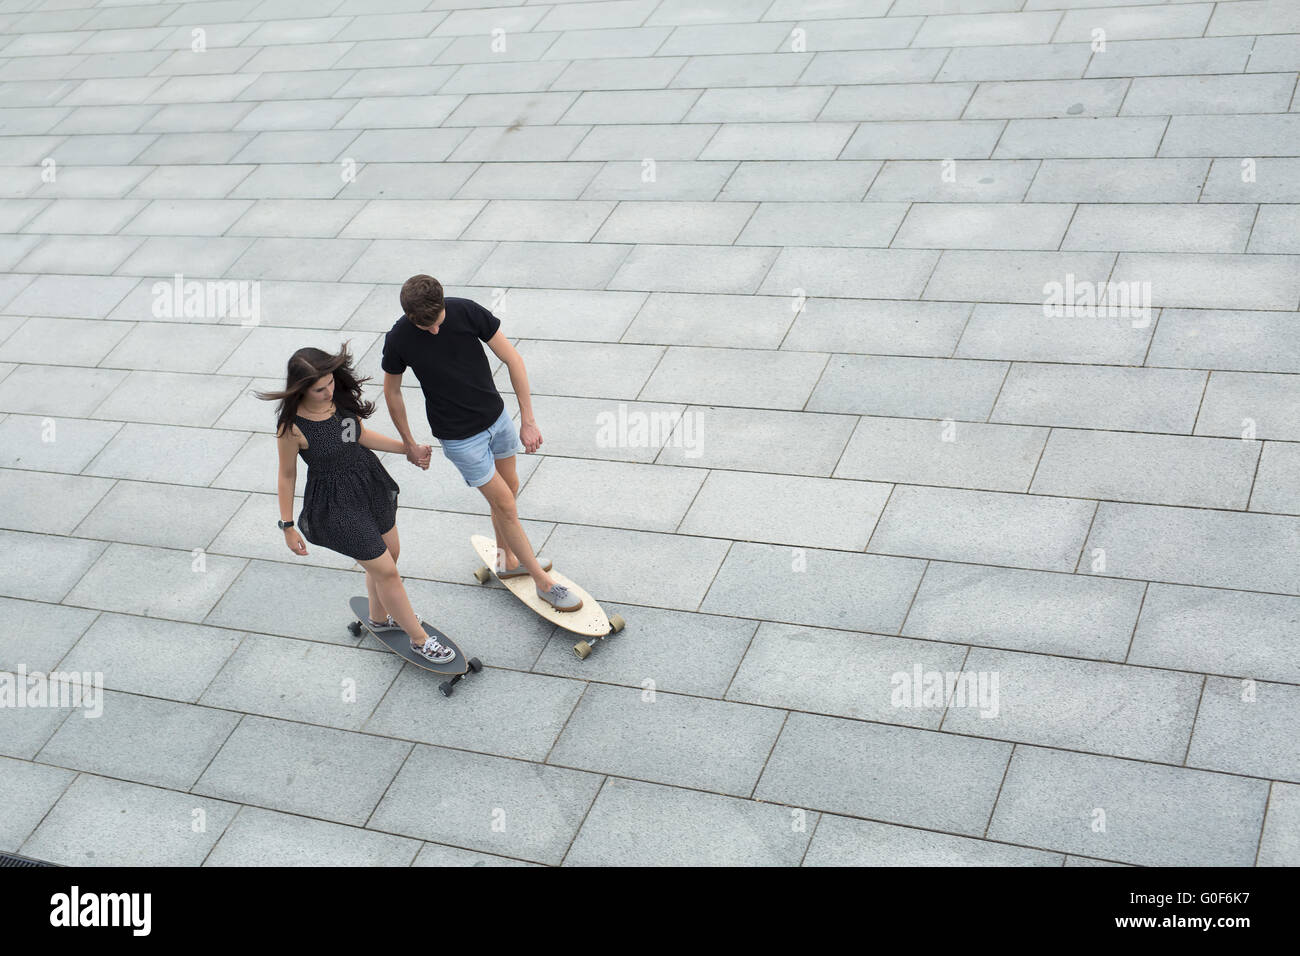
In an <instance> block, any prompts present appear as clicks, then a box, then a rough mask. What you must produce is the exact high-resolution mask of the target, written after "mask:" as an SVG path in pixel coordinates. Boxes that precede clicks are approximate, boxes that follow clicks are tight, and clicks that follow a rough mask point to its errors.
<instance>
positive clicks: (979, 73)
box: [923, 43, 1092, 83]
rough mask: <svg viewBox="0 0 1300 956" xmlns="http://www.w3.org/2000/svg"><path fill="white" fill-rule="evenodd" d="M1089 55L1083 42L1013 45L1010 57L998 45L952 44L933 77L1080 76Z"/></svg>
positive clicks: (943, 80)
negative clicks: (964, 45) (954, 45)
mask: <svg viewBox="0 0 1300 956" xmlns="http://www.w3.org/2000/svg"><path fill="white" fill-rule="evenodd" d="M927 52H928V51H927ZM935 52H937V51H935ZM1091 58H1092V50H1091V48H1090V47H1087V46H1085V45H1083V44H1077V45H1073V46H1070V45H1066V44H1055V43H1052V44H1048V43H1042V44H1017V45H1016V48H1015V51H1014V55H1011V56H1009V55H1008V51H1007V50H1006V48H1005V47H1003V46H1001V45H992V46H973V47H954V49H953V50H952V51H951V54H950V55H949V56H948V57H947V58H946V59H941V60H940V63H942V66H943V68H942V69H938V67H937V66H936V68H935V69H936V70H937V71H938V72H937V74H935V75H934V80H935V82H938V83H949V82H953V81H956V80H1055V79H1060V80H1064V79H1075V78H1077V77H1081V76H1083V71H1084V70H1085V69H1086V68H1087V67H1088V61H1089V60H1090V59H1091ZM923 78H924V79H929V77H923Z"/></svg>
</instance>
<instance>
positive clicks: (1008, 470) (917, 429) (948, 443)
mask: <svg viewBox="0 0 1300 956" xmlns="http://www.w3.org/2000/svg"><path fill="white" fill-rule="evenodd" d="M1046 439H1047V431H1046V430H1045V429H1042V428H1022V427H1019V426H1007V425H986V424H983V423H980V422H961V423H957V422H936V421H927V420H924V419H908V418H876V417H873V416H870V415H864V416H863V417H862V419H861V420H860V421H859V422H858V426H857V428H856V429H855V430H854V432H853V437H852V438H851V439H850V440H849V444H848V447H847V448H845V449H844V455H843V456H842V457H841V458H840V461H839V464H838V465H836V466H835V477H837V478H858V479H868V480H871V481H898V482H903V483H906V484H918V485H949V486H956V487H962V488H980V489H984V490H986V491H1028V490H1029V481H1030V478H1031V476H1032V475H1033V473H1034V466H1035V465H1036V464H1037V463H1038V459H1039V456H1040V454H1041V453H1042V449H1043V444H1044V442H1045V441H1046ZM836 520H840V518H839V517H838V516H837V518H836Z"/></svg>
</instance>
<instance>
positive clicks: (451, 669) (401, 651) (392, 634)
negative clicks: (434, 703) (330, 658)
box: [348, 597, 483, 697]
mask: <svg viewBox="0 0 1300 956" xmlns="http://www.w3.org/2000/svg"><path fill="white" fill-rule="evenodd" d="M348 607H350V608H351V609H352V614H353V615H354V617H355V620H354V621H353V622H352V623H351V624H349V625H348V632H349V633H350V634H351V635H352V636H353V637H360V636H361V632H362V631H365V632H366V633H367V634H369V635H370V636H371V637H373V638H374V639H375V640H377V641H379V642H380V643H381V644H383V645H384V646H385V647H387V648H388V649H389V650H390V651H392V652H393V653H394V654H396V655H397V656H398V657H400V658H401V659H402V660H404V661H410V662H411V663H412V664H414V665H415V666H416V667H423V668H424V669H425V670H426V671H433V672H434V673H435V674H442V675H444V676H445V677H448V678H450V680H445V681H443V682H442V683H441V684H439V685H438V690H440V691H442V696H444V697H450V696H451V692H452V690H453V689H454V688H455V686H456V682H457V681H460V680H463V679H464V677H465V673H466V671H473V672H474V673H475V674H477V673H478V672H479V671H481V670H482V669H483V664H482V662H480V661H479V659H478V658H477V657H470V658H466V657H465V652H464V651H462V650H461V649H460V647H459V645H457V643H456V642H455V641H453V640H452V639H451V638H450V637H448V636H447V635H446V634H444V633H442V631H440V630H438V629H437V628H436V627H433V626H432V625H430V624H429V622H428V621H425V622H424V632H425V633H426V634H428V635H429V636H430V637H432V638H435V639H436V640H437V641H438V643H439V644H445V645H447V646H448V647H450V648H451V649H452V650H454V651H455V652H456V656H455V657H453V658H452V659H451V660H450V661H448V662H447V663H446V664H435V663H434V662H433V661H431V660H429V659H428V658H426V657H423V656H421V655H420V654H417V653H415V651H413V650H411V639H410V638H409V637H407V636H406V632H405V631H398V630H391V631H390V630H383V631H376V630H375V629H374V628H373V627H371V626H370V599H369V598H367V597H354V598H352V600H350V601H348Z"/></svg>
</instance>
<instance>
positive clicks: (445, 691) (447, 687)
mask: <svg viewBox="0 0 1300 956" xmlns="http://www.w3.org/2000/svg"><path fill="white" fill-rule="evenodd" d="M438 690H440V691H442V696H443V697H450V696H451V681H449V680H445V681H443V682H442V683H441V684H439V685H438Z"/></svg>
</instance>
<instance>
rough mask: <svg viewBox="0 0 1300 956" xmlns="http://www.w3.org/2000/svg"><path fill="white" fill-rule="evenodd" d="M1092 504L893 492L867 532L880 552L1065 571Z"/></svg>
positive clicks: (955, 492) (1075, 555)
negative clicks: (871, 533) (873, 527)
mask: <svg viewBox="0 0 1300 956" xmlns="http://www.w3.org/2000/svg"><path fill="white" fill-rule="evenodd" d="M1095 510H1096V505H1095V504H1094V503H1093V502H1091V501H1079V500H1075V499H1072V498H1048V497H1042V496H1038V495H1012V494H1003V493H998V492H989V491H966V490H961V489H954V488H923V487H908V486H904V487H900V488H895V489H894V493H893V495H892V496H891V497H890V501H889V506H888V507H887V508H886V509H885V512H884V514H882V515H881V517H880V521H879V523H878V524H877V525H876V531H875V534H873V535H872V538H871V544H870V549H871V550H872V551H875V552H878V553H881V554H894V555H907V556H911V557H922V558H933V559H936V560H950V561H984V562H988V563H993V564H1000V565H1006V566H1011V567H1022V568H1033V569H1038V570H1044V571H1071V570H1073V569H1074V566H1075V564H1076V562H1077V561H1078V559H1079V550H1080V547H1081V545H1082V543H1083V540H1084V536H1085V535H1086V534H1087V532H1088V525H1089V522H1090V521H1091V520H1092V517H1093V512H1094V511H1095Z"/></svg>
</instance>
